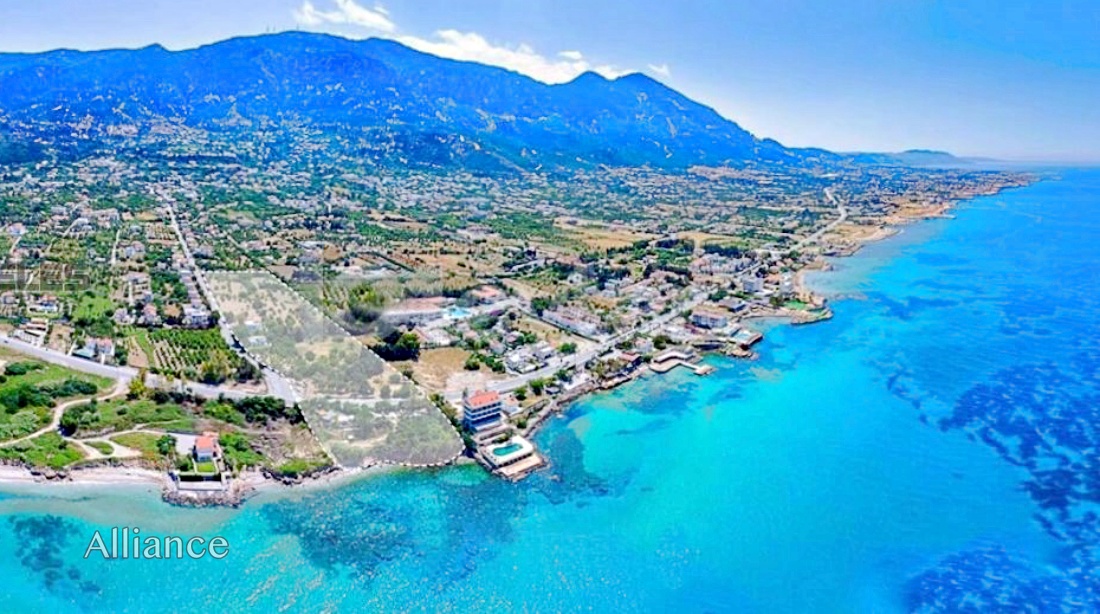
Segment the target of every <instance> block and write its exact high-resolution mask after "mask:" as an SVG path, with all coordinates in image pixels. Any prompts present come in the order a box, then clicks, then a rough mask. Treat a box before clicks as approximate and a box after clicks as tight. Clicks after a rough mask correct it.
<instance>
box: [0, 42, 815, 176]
mask: <svg viewBox="0 0 1100 614" xmlns="http://www.w3.org/2000/svg"><path fill="white" fill-rule="evenodd" d="M0 117H2V118H4V120H5V121H8V122H40V123H41V122H47V123H52V124H70V125H71V124H76V123H80V122H84V125H89V124H90V125H92V126H95V127H98V128H100V129H106V127H109V126H117V125H130V126H138V127H141V126H147V125H149V124H150V123H152V122H156V121H163V120H170V121H174V122H179V123H182V124H184V125H188V126H194V127H199V128H204V129H207V130H250V129H251V130H258V129H264V130H271V129H276V130H280V129H290V128H292V127H306V128H317V129H321V130H323V131H324V130H333V131H338V132H340V133H341V134H350V135H352V136H354V137H357V138H369V139H390V140H392V143H393V146H394V147H395V148H396V149H397V150H398V151H399V152H401V153H404V154H406V155H413V156H418V157H425V158H427V159H430V160H432V161H435V162H439V163H444V164H445V163H448V162H463V161H465V160H466V159H467V158H472V157H477V156H481V157H485V156H490V157H494V158H496V159H498V160H500V161H502V162H503V163H507V164H509V165H518V166H520V167H523V168H536V167H539V166H543V165H554V166H559V167H561V166H564V167H569V166H576V165H580V166H590V165H595V164H609V165H640V164H650V165H654V166H661V167H679V168H682V167H687V166H690V165H693V164H712V165H717V164H731V165H735V166H740V165H745V164H799V163H802V162H804V161H806V160H807V159H829V158H830V157H832V154H829V153H828V152H823V151H820V150H794V149H789V148H786V147H783V146H782V145H780V144H779V143H777V142H775V141H772V140H768V139H758V138H756V137H755V136H753V135H752V134H750V133H749V132H747V131H745V130H744V129H742V128H741V127H740V126H738V125H737V124H736V123H734V122H732V121H729V120H727V119H725V118H723V117H722V116H720V115H719V114H718V113H716V112H715V111H714V110H713V109H710V108H709V107H706V106H704V105H701V104H699V103H697V102H694V101H692V100H690V99H688V98H686V97H685V96H683V95H681V94H680V93H678V92H676V91H675V90H672V89H671V88H668V87H666V86H665V85H663V84H661V83H659V82H657V81H655V80H653V79H650V78H649V77H646V76H644V75H641V74H631V75H627V76H625V77H621V78H618V79H614V80H608V79H605V78H603V77H601V76H599V75H596V74H594V73H586V74H584V75H581V76H580V77H578V78H577V79H575V80H574V81H572V82H570V83H566V84H561V85H546V84H543V83H540V82H538V81H535V80H533V79H530V78H528V77H525V76H522V75H519V74H516V73H513V72H510V71H507V70H504V69H501V68H496V67H490V66H484V65H481V64H475V63H470V62H458V61H453V60H447V59H442V58H438V57H435V56H431V55H428V54H424V53H420V52H417V51H415V50H412V49H409V48H407V47H404V46H402V45H400V44H398V43H395V42H392V41H385V40H378V39H369V40H365V41H351V40H348V39H343V38H339V37H334V36H328V35H321V34H305V33H283V34H276V35H267V36H259V37H248V38H237V39H231V40H227V41H223V42H220V43H215V44H212V45H208V46H205V47H200V48H198V49H192V50H185V51H179V52H171V51H167V50H165V49H164V48H162V47H159V46H152V47H146V48H144V49H137V50H111V51H95V52H76V51H54V52H48V53H42V54H0Z"/></svg>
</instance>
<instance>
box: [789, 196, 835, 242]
mask: <svg viewBox="0 0 1100 614" xmlns="http://www.w3.org/2000/svg"><path fill="white" fill-rule="evenodd" d="M825 198H826V200H828V201H829V202H831V203H833V204H834V205H836V210H837V213H839V214H840V215H839V216H838V217H837V218H836V219H835V220H833V221H831V222H829V223H828V224H826V225H825V226H824V227H822V228H821V229H820V230H818V231H817V232H815V233H813V234H812V235H810V236H808V237H806V238H805V239H802V240H801V241H799V242H798V243H796V244H795V246H794V249H795V250H801V249H802V248H804V247H806V246H807V245H811V244H813V243H817V242H818V241H820V240H821V237H824V236H825V235H826V233H828V232H829V231H831V230H832V229H834V228H836V227H837V226H839V225H841V224H843V223H844V221H845V220H847V219H848V208H847V207H845V206H844V203H843V202H842V201H841V200H840V199H839V198H837V197H836V195H835V194H833V191H832V189H831V188H825Z"/></svg>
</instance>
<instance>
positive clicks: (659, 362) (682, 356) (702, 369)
mask: <svg viewBox="0 0 1100 614" xmlns="http://www.w3.org/2000/svg"><path fill="white" fill-rule="evenodd" d="M697 360H698V357H697V356H696V355H695V353H694V352H688V351H682V350H666V351H664V352H661V353H660V354H658V355H656V356H654V357H653V362H651V363H649V368H650V369H651V370H652V371H653V372H654V373H668V372H669V371H671V370H673V369H675V368H676V367H684V368H685V369H690V370H691V371H692V372H693V373H695V374H696V375H708V374H710V373H713V372H714V367H712V366H710V365H699V364H695V361H697Z"/></svg>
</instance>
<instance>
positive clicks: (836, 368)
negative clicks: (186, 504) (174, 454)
mask: <svg viewBox="0 0 1100 614" xmlns="http://www.w3.org/2000/svg"><path fill="white" fill-rule="evenodd" d="M1098 262H1100V172H1096V171H1080V170H1075V171H1066V172H1065V173H1064V175H1063V176H1062V177H1061V178H1058V179H1051V180H1048V181H1044V182H1041V183H1039V184H1036V185H1033V186H1030V187H1028V188H1025V189H1021V190H1015V191H1011V192H1006V193H1004V194H1001V195H998V196H993V197H986V198H980V199H977V200H974V201H971V202H969V203H966V204H964V205H962V206H961V207H960V209H959V210H958V211H957V219H954V220H937V221H932V222H926V223H921V224H918V225H914V226H911V227H908V228H906V229H905V232H904V233H902V234H901V235H900V236H898V237H895V238H893V239H891V240H888V241H885V242H883V243H879V244H876V245H873V246H870V247H868V248H867V249H865V250H864V251H863V252H861V253H860V254H859V255H857V256H856V257H854V258H849V259H844V260H841V261H838V263H837V266H838V270H837V271H835V272H832V273H826V274H821V275H817V276H815V278H814V283H815V284H817V285H818V286H819V287H821V288H822V289H823V290H824V291H826V292H829V293H831V294H833V295H834V296H835V297H836V298H835V300H834V308H835V311H836V317H835V318H834V319H833V320H831V321H829V322H826V323H822V324H818V325H813V326H804V327H789V326H774V327H770V328H769V329H768V337H767V340H766V341H765V342H764V343H763V344H762V346H761V348H760V354H761V359H760V360H759V361H757V362H752V363H750V362H737V361H731V360H725V359H714V360H712V362H713V364H715V365H717V366H718V367H719V370H718V371H717V372H716V373H715V374H713V375H711V376H708V377H696V376H694V375H691V374H687V373H672V374H669V375H666V376H658V377H650V378H646V379H644V380H641V381H638V382H635V383H633V384H631V385H628V386H626V387H623V388H620V389H618V390H616V391H614V392H613V393H609V394H604V395H599V396H595V397H592V398H589V399H586V400H584V401H583V402H581V403H578V404H577V405H576V406H574V407H573V408H572V409H571V411H570V412H569V413H568V415H566V416H565V417H563V418H560V419H557V420H555V421H553V423H552V424H551V425H550V426H549V427H548V428H546V429H545V430H544V431H542V432H541V434H540V435H539V437H538V443H539V445H540V446H541V447H542V449H543V450H544V451H545V453H546V454H547V455H548V456H549V457H550V458H552V459H553V462H554V464H553V468H552V469H551V470H550V471H547V472H544V473H541V474H538V475H536V476H534V477H532V478H530V479H528V480H526V481H525V482H523V483H521V484H518V485H513V484H506V483H502V482H499V481H497V480H493V479H486V478H485V477H484V476H483V475H482V474H481V472H480V470H478V469H476V468H458V469H448V470H441V471H436V472H406V473H394V474H388V475H383V476H375V477H372V478H369V479H365V480H362V481H359V482H357V483H355V484H352V485H349V486H344V487H341V488H339V489H334V490H328V491H315V492H305V491H303V492H297V493H294V494H292V495H290V496H283V497H278V498H276V497H272V496H268V497H265V498H264V499H261V500H255V501H252V502H250V503H249V504H248V505H246V506H245V508H243V509H242V510H216V511H194V510H180V509H175V508H169V507H167V506H164V505H163V504H161V503H160V502H159V500H158V499H157V497H156V496H155V495H154V494H151V493H147V492H144V491H133V492H130V491H124V492H114V493H108V494H104V493H95V492H92V491H89V490H87V489H75V488H71V487H70V488H50V489H46V490H43V489H37V490H34V491H31V493H30V494H29V493H28V492H27V491H26V490H23V491H12V492H11V493H10V494H6V495H0V515H3V516H4V517H3V518H0V548H2V552H0V577H3V578H4V581H3V582H0V603H3V604H4V607H3V610H4V611H51V612H69V611H74V612H76V611H116V612H117V611H135V612H136V611H164V612H173V611H183V610H185V609H189V610H190V609H199V608H203V609H208V610H210V611H239V610H245V609H248V608H256V609H261V608H262V609H263V610H267V611H276V610H284V611H309V612H314V611H326V610H327V611H364V610H368V609H378V608H387V609H394V610H403V611H407V610H429V611H472V610H478V611H483V610H486V609H488V608H498V609H501V611H515V610H530V611H544V612H551V611H578V610H588V611H597V612H604V611H670V610H675V611H687V612H694V611H698V612H708V611H709V612H810V611H813V612H856V611H860V612H898V611H913V610H916V611H959V610H967V609H969V610H972V611H1005V612H1017V611H1028V610H1031V611H1060V610H1069V611H1097V610H1100V597H1098V595H1100V575H1098V572H1097V568H1096V560H1097V543H1098V535H1097V530H1098V528H1100V523H1098V522H1097V517H1096V513H1097V509H1098V508H1097V502H1098V499H1100V467H1098V464H1100V460H1098V458H1100V450H1098V448H1097V443H1098V441H1100V415H1098V412H1100V409H1098V408H1100V379H1098V378H1100V342H1098V339H1100V337H1098V333H1100V330H1098V329H1100V317H1098V316H1097V313H1096V310H1097V308H1098V307H1100V294H1098V292H1100V283H1098V282H1100V279H1098V278H1100V274H1098V273H1097V269H1096V264H1097V263H1098ZM117 524H126V525H129V526H139V527H141V528H142V531H143V533H150V532H152V533H172V534H182V535H185V536H187V535H194V534H201V535H205V536H208V537H209V536H212V535H224V536H225V537H227V538H228V539H229V541H230V543H231V551H230V555H229V557H228V558H227V559H225V560H224V561H210V560H204V561H198V562H192V561H187V562H177V561H171V562H169V561H113V562H104V561H100V560H96V559H94V558H93V559H91V560H84V559H82V558H81V554H82V553H83V551H84V549H85V547H86V545H87V543H88V540H89V538H90V537H91V533H92V531H94V530H95V529H96V528H105V527H109V526H112V525H117Z"/></svg>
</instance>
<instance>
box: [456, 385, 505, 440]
mask: <svg viewBox="0 0 1100 614" xmlns="http://www.w3.org/2000/svg"><path fill="white" fill-rule="evenodd" d="M503 408H504V404H503V402H502V401H501V398H500V393H498V392H492V391H489V390H483V391H481V392H475V393H474V394H471V395H468V396H467V397H466V398H465V399H463V400H462V422H463V423H464V424H465V425H466V426H468V427H469V428H471V429H473V430H475V431H483V430H485V429H488V428H492V427H495V426H497V425H499V424H500V419H501V418H500V416H501V411H502V410H503Z"/></svg>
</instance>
